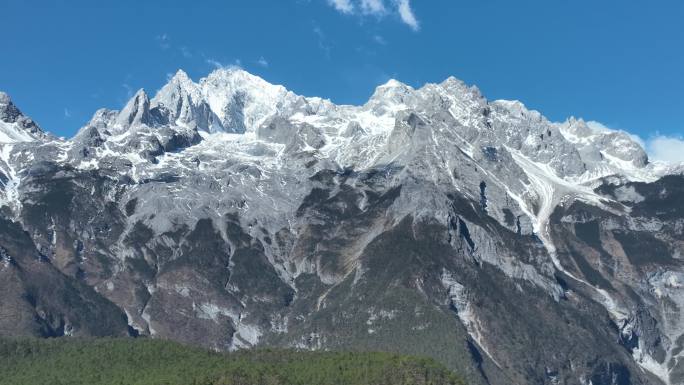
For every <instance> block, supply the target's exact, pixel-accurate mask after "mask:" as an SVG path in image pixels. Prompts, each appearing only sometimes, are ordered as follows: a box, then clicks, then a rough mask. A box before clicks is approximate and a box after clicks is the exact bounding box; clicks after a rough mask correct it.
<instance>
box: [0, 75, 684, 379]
mask: <svg viewBox="0 0 684 385" xmlns="http://www.w3.org/2000/svg"><path fill="white" fill-rule="evenodd" d="M3 100H4V99H3ZM25 139H26V140H23V139H22V140H15V139H12V140H7V141H5V142H4V143H3V144H0V153H1V154H2V162H0V172H2V174H1V176H2V179H0V180H1V181H2V190H1V193H2V195H0V197H1V198H2V200H1V201H0V202H1V203H2V205H3V209H2V213H3V216H4V218H5V219H4V221H5V222H3V223H5V225H3V226H0V240H1V241H2V242H0V245H2V246H3V249H1V250H4V251H3V252H4V254H3V255H4V257H3V258H5V261H8V262H6V263H5V264H4V265H3V266H4V267H0V275H2V276H6V277H12V280H13V281H12V282H17V283H16V284H15V285H14V286H11V287H8V288H7V289H6V291H5V292H8V293H11V295H7V296H4V297H3V299H2V301H5V302H3V304H2V305H3V309H11V310H7V311H6V312H7V315H6V316H5V317H2V318H0V330H3V331H4V332H3V333H19V334H37V335H59V334H73V335H79V334H94V333H96V332H97V333H101V334H121V333H129V334H132V335H138V334H144V335H152V336H158V337H166V338H173V339H177V340H180V341H184V342H192V343H197V344H201V345H204V346H208V347H211V348H215V349H219V350H233V349H238V348H248V347H252V346H256V345H273V346H288V347H300V348H307V349H334V348H355V349H371V350H393V351H399V352H407V353H414V354H427V355H430V356H432V357H435V358H436V359H439V360H441V361H442V362H444V363H445V364H447V365H449V366H450V367H452V368H457V369H459V371H460V372H462V373H465V374H466V375H467V376H468V378H469V380H470V381H471V383H475V384H477V383H481V384H487V383H489V384H510V383H517V384H575V383H581V384H589V383H591V384H593V385H599V384H653V383H663V384H677V383H681V382H682V381H684V366H682V365H680V363H679V361H680V358H681V355H682V349H684V337H683V336H684V327H682V325H684V322H683V321H684V320H682V318H681V309H682V306H684V293H683V292H682V288H681V285H682V282H683V281H684V268H683V267H682V257H683V255H684V237H683V235H682V228H683V227H684V212H682V210H684V201H683V200H682V196H683V195H682V189H683V188H684V177H682V170H683V168H682V167H681V166H680V165H665V164H657V163H652V162H649V160H648V157H647V155H646V153H645V152H644V150H643V149H642V148H641V147H640V146H639V145H638V143H636V142H634V141H633V140H632V139H631V138H630V137H629V136H628V135H627V134H625V133H622V132H616V131H605V132H603V131H598V130H595V129H592V128H591V127H590V126H589V125H587V124H586V123H585V122H584V121H582V120H577V119H570V120H568V121H566V122H564V123H554V122H550V121H548V120H547V119H546V118H544V117H543V116H542V115H541V114H540V113H539V112H536V111H531V110H528V109H527V108H525V106H523V105H522V104H521V103H520V102H516V101H488V100H486V99H485V98H484V97H483V96H482V95H481V94H480V92H479V90H478V89H477V88H475V87H471V86H467V85H466V84H464V83H463V82H461V81H459V80H457V79H454V78H449V79H447V80H445V81H444V82H442V83H440V84H428V85H425V86H423V87H422V88H419V89H414V88H412V87H410V86H408V85H405V84H402V83H400V82H398V81H395V80H392V81H389V82H388V83H386V84H384V85H382V86H380V87H378V88H377V89H376V91H375V92H374V94H373V95H372V96H371V98H370V99H369V101H368V102H367V103H366V104H364V105H362V106H345V105H335V104H333V103H332V102H330V101H328V100H324V99H320V98H310V97H302V96H299V95H296V94H294V93H292V92H290V91H288V90H286V89H285V88H284V87H282V86H276V85H272V84H269V83H267V82H266V81H264V80H263V79H260V78H258V77H256V76H254V75H251V74H249V73H247V72H245V71H242V70H240V69H221V70H217V71H215V72H214V73H212V74H210V75H209V76H208V77H206V78H204V79H201V80H200V81H199V82H197V83H195V82H193V81H192V80H191V79H190V78H189V77H188V76H187V74H185V73H184V72H182V71H179V72H178V73H177V74H176V75H175V76H174V77H173V78H172V79H171V80H170V81H169V83H168V84H167V85H165V86H164V87H163V88H162V89H161V90H159V92H158V93H157V94H156V95H155V96H154V97H153V98H152V99H150V98H149V97H148V95H147V94H146V93H145V91H143V90H141V91H139V92H138V93H136V94H135V96H134V97H133V98H132V99H131V100H130V101H129V102H128V104H127V105H126V106H125V107H124V108H123V109H122V110H121V111H111V110H99V111H97V112H96V113H95V115H94V116H93V118H92V120H91V121H90V122H89V123H88V124H86V125H85V126H84V127H83V128H82V129H81V130H80V131H79V132H78V134H77V135H76V136H75V137H74V138H73V139H70V140H60V139H55V138H52V137H49V136H45V135H33V136H31V137H30V138H25ZM17 234H23V235H22V236H18V235H17ZM3 242H4V243H3ZM29 250H30V251H29ZM36 261H38V262H36ZM36 266H38V267H36ZM41 266H42V267H41ZM29 267H30V268H29ZM41 269H42V270H41ZM43 270H45V271H49V273H45V272H41V271H43ZM39 272H41V273H40V274H50V275H51V276H53V275H54V276H55V278H54V279H55V280H60V282H63V283H61V285H65V286H64V287H68V288H69V290H73V293H74V294H73V295H75V296H78V298H81V299H83V301H84V302H83V304H85V305H83V306H85V307H86V308H87V309H89V311H91V312H94V313H93V314H100V312H105V311H106V312H115V313H116V312H118V313H117V314H118V315H113V316H110V317H108V319H109V320H110V321H111V320H116V322H114V321H111V322H108V323H106V325H105V324H103V320H102V319H99V318H98V317H97V316H86V315H85V314H91V313H87V312H82V311H77V310H74V309H79V306H82V305H80V304H79V303H78V302H74V303H60V302H58V301H54V300H53V299H52V297H50V295H54V293H50V292H49V290H47V289H46V286H41V285H42V282H44V281H41V280H39V281H35V280H33V279H32V277H33V276H35V275H36V274H38V273H39ZM57 277H58V278H57ZM3 279H4V278H3ZM8 282H9V281H8ZM65 290H66V289H65ZM92 296H95V297H92ZM89 298H96V299H89ZM8 301H11V303H12V304H14V305H12V307H5V304H6V303H10V302H8ZM47 304H49V305H50V306H47ZM88 304H90V305H88ZM98 306H99V307H98ZM100 307H102V310H99V309H100ZM102 314H105V313H102ZM107 314H110V313H107ZM111 314H113V313H111ZM18 318H21V319H23V320H25V322H24V323H16V322H13V321H11V320H13V319H18ZM60 325H63V327H61V326H60ZM66 325H68V327H66ZM67 331H68V333H67Z"/></svg>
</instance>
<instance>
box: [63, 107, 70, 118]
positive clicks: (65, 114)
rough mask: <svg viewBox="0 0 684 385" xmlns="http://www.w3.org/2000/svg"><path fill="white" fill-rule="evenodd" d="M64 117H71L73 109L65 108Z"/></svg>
mask: <svg viewBox="0 0 684 385" xmlns="http://www.w3.org/2000/svg"><path fill="white" fill-rule="evenodd" d="M64 117H65V118H67V119H69V118H70V117H71V111H69V109H68V108H66V107H65V108H64Z"/></svg>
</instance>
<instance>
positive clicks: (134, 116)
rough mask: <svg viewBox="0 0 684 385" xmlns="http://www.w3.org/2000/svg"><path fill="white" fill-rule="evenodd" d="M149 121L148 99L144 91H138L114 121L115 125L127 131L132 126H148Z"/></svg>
mask: <svg viewBox="0 0 684 385" xmlns="http://www.w3.org/2000/svg"><path fill="white" fill-rule="evenodd" d="M150 122H151V120H150V98H149V97H148V96H147V93H146V92H145V89H143V88H141V89H139V90H138V91H137V92H136V93H135V95H133V97H132V98H131V99H130V100H129V101H128V103H127V104H126V106H125V107H124V108H123V109H122V110H121V112H120V113H119V116H118V117H117V119H116V124H117V125H118V126H119V127H120V128H122V129H127V128H129V127H131V126H133V125H138V124H145V125H148V124H149V123H150Z"/></svg>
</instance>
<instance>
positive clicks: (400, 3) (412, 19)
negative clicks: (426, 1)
mask: <svg viewBox="0 0 684 385" xmlns="http://www.w3.org/2000/svg"><path fill="white" fill-rule="evenodd" d="M396 1H397V7H398V9H399V17H401V21H403V22H404V24H406V25H408V26H409V27H411V29H413V30H414V31H417V30H419V29H420V24H418V19H416V15H414V14H413V10H412V9H411V4H410V2H409V0H396Z"/></svg>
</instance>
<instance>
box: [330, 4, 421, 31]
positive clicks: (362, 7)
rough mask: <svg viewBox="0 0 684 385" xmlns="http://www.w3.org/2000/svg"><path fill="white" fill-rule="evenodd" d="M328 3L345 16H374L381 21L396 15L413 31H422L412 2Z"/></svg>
mask: <svg viewBox="0 0 684 385" xmlns="http://www.w3.org/2000/svg"><path fill="white" fill-rule="evenodd" d="M327 2H328V4H329V5H330V6H332V7H333V8H335V10H337V11H338V12H340V13H343V14H345V15H358V16H361V17H364V16H374V17H377V18H378V19H380V18H383V17H385V16H387V15H389V14H394V15H396V16H398V18H399V20H401V21H402V22H403V23H404V24H406V25H408V26H409V27H410V28H411V29H412V30H414V31H418V30H420V22H419V21H418V18H417V17H416V15H415V13H414V12H413V8H411V1H410V0H327Z"/></svg>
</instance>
